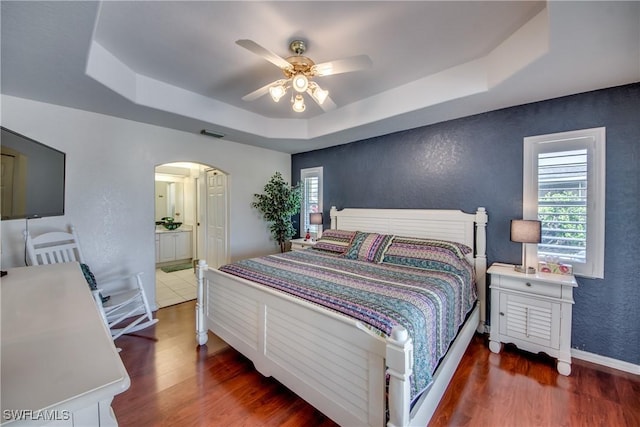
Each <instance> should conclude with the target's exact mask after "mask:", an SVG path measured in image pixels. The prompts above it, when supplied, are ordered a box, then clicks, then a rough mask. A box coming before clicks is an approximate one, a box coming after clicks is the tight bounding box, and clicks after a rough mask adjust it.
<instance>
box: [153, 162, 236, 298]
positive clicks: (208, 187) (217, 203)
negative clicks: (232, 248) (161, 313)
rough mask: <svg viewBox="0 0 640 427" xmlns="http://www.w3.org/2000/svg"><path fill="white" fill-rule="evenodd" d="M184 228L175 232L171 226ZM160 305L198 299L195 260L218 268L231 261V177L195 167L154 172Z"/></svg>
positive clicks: (174, 165)
mask: <svg viewBox="0 0 640 427" xmlns="http://www.w3.org/2000/svg"><path fill="white" fill-rule="evenodd" d="M171 220H172V221H173V224H176V223H181V224H180V225H179V226H178V227H177V228H176V229H175V230H168V229H167V226H165V224H167V223H168V222H170V221H171ZM155 221H156V231H155V234H156V236H155V237H156V248H155V250H156V267H157V268H156V302H157V305H158V307H159V308H161V307H166V306H168V305H173V304H176V303H180V302H184V301H188V300H191V299H194V298H195V296H196V293H195V291H196V287H195V279H194V276H193V260H197V259H204V260H206V261H207V264H208V265H209V266H211V267H218V266H220V265H222V264H224V263H226V262H228V259H229V232H228V230H229V225H228V188H227V174H226V173H224V172H223V171H221V170H219V169H217V168H215V167H211V166H210V165H205V164H201V163H195V162H173V163H165V164H162V165H158V166H156V169H155Z"/></svg>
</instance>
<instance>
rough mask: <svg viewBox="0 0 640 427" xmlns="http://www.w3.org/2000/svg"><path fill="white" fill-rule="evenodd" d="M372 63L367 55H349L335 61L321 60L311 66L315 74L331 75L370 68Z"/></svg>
mask: <svg viewBox="0 0 640 427" xmlns="http://www.w3.org/2000/svg"><path fill="white" fill-rule="evenodd" d="M372 65H373V63H372V62H371V58H369V56H367V55H356V56H350V57H349V58H344V59H338V60H336V61H329V62H323V63H321V64H316V65H314V66H313V70H314V72H315V75H316V76H331V75H333V74H341V73H350V72H351V71H358V70H363V69H366V68H371V66H372Z"/></svg>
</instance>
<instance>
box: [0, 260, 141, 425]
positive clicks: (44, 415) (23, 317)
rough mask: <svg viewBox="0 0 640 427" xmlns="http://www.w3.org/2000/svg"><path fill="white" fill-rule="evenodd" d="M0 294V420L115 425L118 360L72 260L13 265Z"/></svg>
mask: <svg viewBox="0 0 640 427" xmlns="http://www.w3.org/2000/svg"><path fill="white" fill-rule="evenodd" d="M0 286H1V287H2V288H1V292H2V303H1V304H2V313H1V321H2V348H1V355H0V357H1V358H2V359H1V360H2V368H1V370H2V372H1V374H2V381H1V383H2V391H1V392H2V419H1V423H2V426H5V425H10V426H12V427H13V426H22V425H29V426H34V425H51V426H53V425H55V426H76V427H77V426H83V427H84V426H116V425H117V424H118V423H117V421H116V418H115V415H114V413H113V410H112V409H111V401H112V400H113V397H114V396H115V395H117V394H119V393H122V392H123V391H125V390H127V389H128V388H129V385H130V380H129V375H128V374H127V371H126V369H125V367H124V365H123V364H122V360H121V359H120V356H119V355H118V352H117V350H116V348H115V345H114V343H113V340H112V339H111V335H110V334H109V332H108V330H107V327H106V326H105V324H104V322H103V320H102V318H101V316H100V314H99V312H98V309H97V307H96V306H95V302H94V299H93V297H92V295H91V292H90V290H89V287H88V285H87V282H86V281H85V279H84V276H83V275H82V272H81V271H80V266H79V264H77V263H66V264H52V265H43V266H36V267H21V268H14V269H10V270H9V273H8V275H7V276H5V277H3V278H2V280H1V282H0Z"/></svg>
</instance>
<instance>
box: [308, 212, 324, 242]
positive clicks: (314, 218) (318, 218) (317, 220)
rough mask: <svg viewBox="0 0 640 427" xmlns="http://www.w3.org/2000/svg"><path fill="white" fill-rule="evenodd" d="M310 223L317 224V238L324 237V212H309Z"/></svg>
mask: <svg viewBox="0 0 640 427" xmlns="http://www.w3.org/2000/svg"><path fill="white" fill-rule="evenodd" d="M309 224H311V225H316V226H317V227H316V229H317V230H318V231H317V232H316V240H318V239H319V238H320V237H322V212H313V213H310V214H309Z"/></svg>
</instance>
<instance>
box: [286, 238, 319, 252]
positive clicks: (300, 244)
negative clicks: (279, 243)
mask: <svg viewBox="0 0 640 427" xmlns="http://www.w3.org/2000/svg"><path fill="white" fill-rule="evenodd" d="M316 243H318V242H316V241H315V240H304V239H303V238H300V239H293V240H291V250H292V251H301V250H302V249H307V248H310V247H312V246H314V245H315V244H316Z"/></svg>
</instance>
